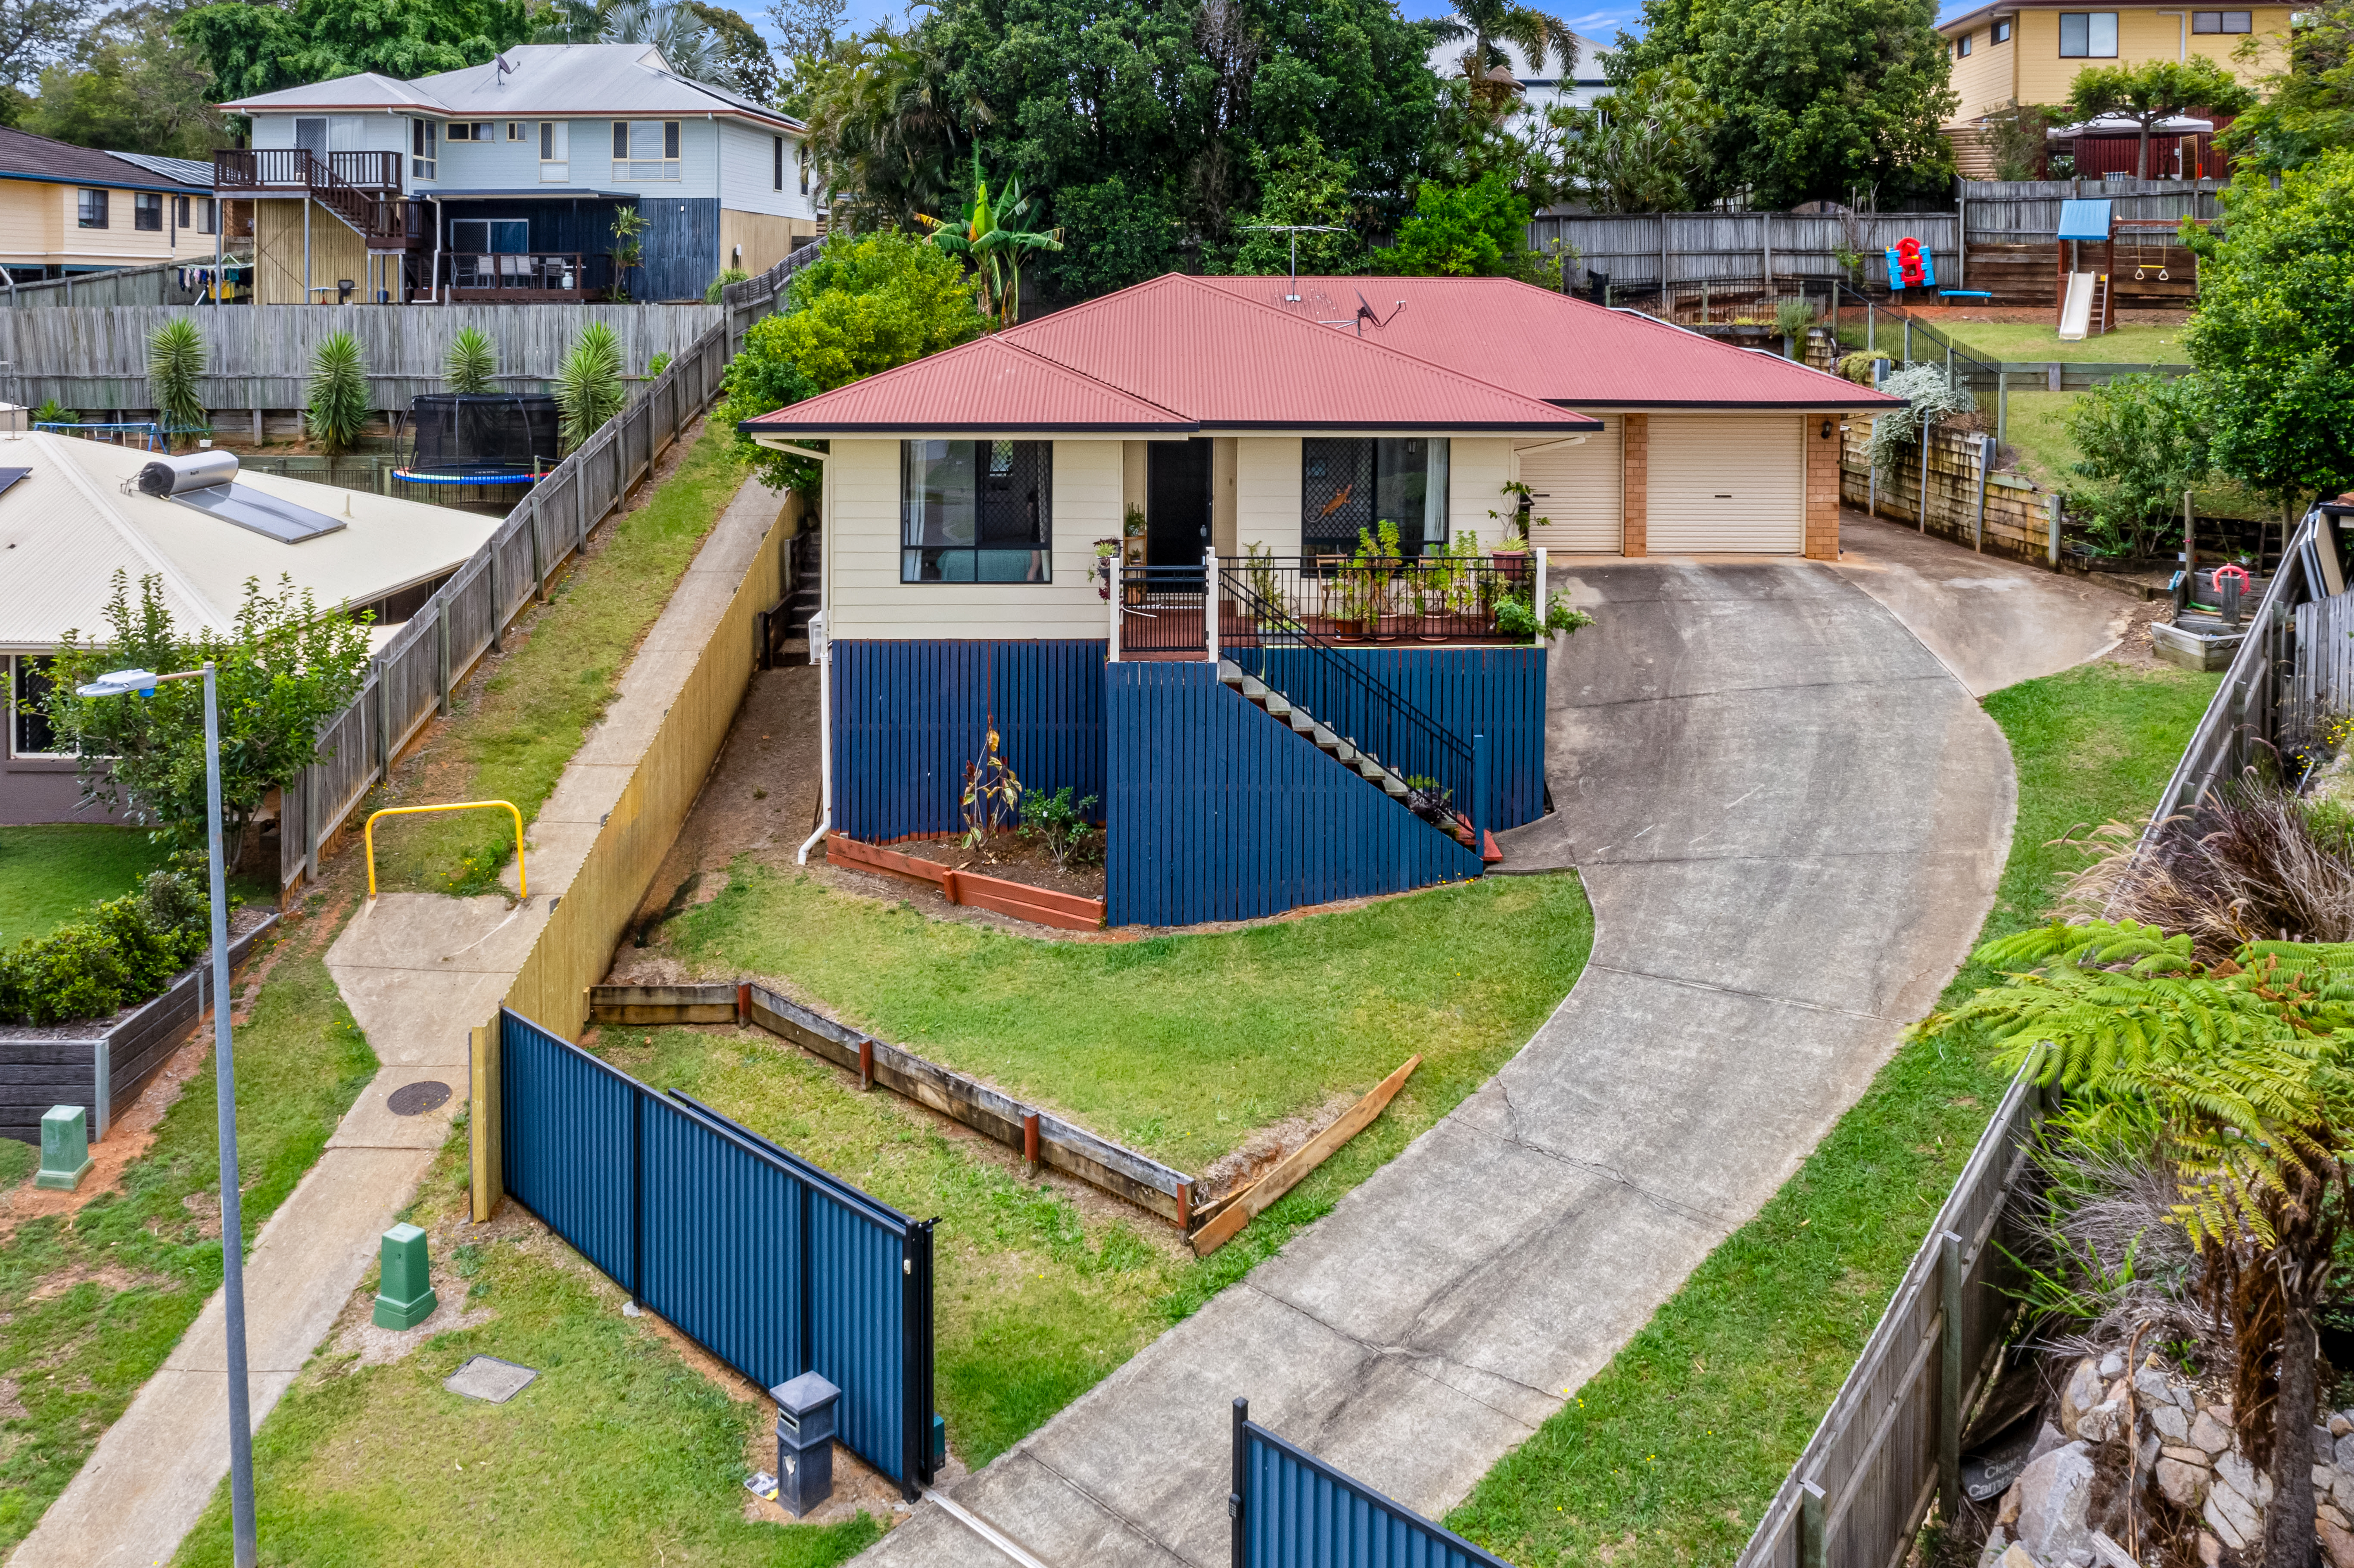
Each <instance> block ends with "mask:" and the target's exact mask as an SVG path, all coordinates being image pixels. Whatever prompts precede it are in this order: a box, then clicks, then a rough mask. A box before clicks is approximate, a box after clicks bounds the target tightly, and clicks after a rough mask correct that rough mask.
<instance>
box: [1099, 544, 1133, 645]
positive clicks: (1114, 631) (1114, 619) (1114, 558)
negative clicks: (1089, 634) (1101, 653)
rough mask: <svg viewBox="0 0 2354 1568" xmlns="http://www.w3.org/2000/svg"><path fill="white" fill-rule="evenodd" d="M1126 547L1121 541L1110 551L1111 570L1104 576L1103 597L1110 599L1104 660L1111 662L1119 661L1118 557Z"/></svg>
mask: <svg viewBox="0 0 2354 1568" xmlns="http://www.w3.org/2000/svg"><path fill="white" fill-rule="evenodd" d="M1127 547H1128V546H1127V545H1126V543H1125V542H1124V541H1123V543H1122V544H1121V546H1120V549H1119V550H1114V551H1113V552H1112V553H1111V570H1110V572H1109V574H1108V577H1106V581H1107V583H1108V585H1109V591H1108V593H1107V595H1106V596H1105V597H1106V598H1108V599H1110V600H1111V657H1110V658H1109V659H1108V660H1107V661H1106V662H1107V663H1112V664H1117V663H1119V596H1120V594H1121V592H1122V589H1121V588H1120V586H1119V558H1120V551H1121V550H1125V549H1126V548H1127Z"/></svg>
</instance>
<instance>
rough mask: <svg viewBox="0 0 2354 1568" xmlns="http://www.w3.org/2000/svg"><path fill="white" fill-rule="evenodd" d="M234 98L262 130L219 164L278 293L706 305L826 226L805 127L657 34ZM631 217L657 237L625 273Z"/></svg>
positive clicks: (275, 297) (381, 299)
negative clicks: (728, 276) (617, 256)
mask: <svg viewBox="0 0 2354 1568" xmlns="http://www.w3.org/2000/svg"><path fill="white" fill-rule="evenodd" d="M221 108H222V109H223V110H225V111H228V112H229V113H232V114H242V115H245V116H247V117H248V118H249V120H250V121H251V122H252V125H253V133H252V145H251V146H249V147H238V148H224V149H222V150H221V151H219V152H217V153H216V154H214V158H213V166H214V175H215V185H216V186H217V189H218V192H219V194H220V196H221V197H222V198H223V199H224V200H231V201H234V202H236V203H237V204H238V205H239V208H240V209H241V208H243V207H246V206H247V205H248V204H250V206H251V209H252V219H251V225H252V233H253V236H254V245H255V248H256V278H255V288H256V291H257V298H258V299H259V301H260V302H261V303H263V304H297V303H302V302H306V301H308V302H322V301H324V302H336V301H338V300H347V302H360V303H390V304H398V303H402V302H410V301H427V300H435V301H438V300H444V299H456V300H461V301H469V300H471V301H482V302H508V303H524V302H532V301H559V302H560V301H578V300H601V299H611V298H618V297H620V296H621V295H622V294H623V293H625V292H626V295H627V297H628V298H631V299H633V300H678V299H699V298H701V297H702V295H703V292H704V290H705V287H706V286H707V285H708V284H709V283H710V282H711V281H712V280H713V279H714V278H716V277H717V276H718V275H719V274H720V272H721V271H723V270H726V269H728V268H736V269H738V270H743V271H745V272H759V271H762V270H766V269H768V268H769V267H772V266H774V265H775V264H776V263H777V262H779V261H780V260H783V259H784V258H785V257H786V256H787V255H788V254H789V253H790V252H791V251H792V250H793V249H795V248H796V247H798V246H800V245H801V244H803V243H805V242H806V241H808V240H809V239H811V238H814V237H815V236H816V235H817V234H818V233H819V232H820V231H821V228H822V223H821V221H820V203H821V202H822V199H823V193H822V191H821V192H813V191H812V189H811V186H812V183H813V175H812V173H811V168H810V164H809V159H808V155H807V154H806V152H805V150H804V142H805V135H804V131H803V127H802V125H801V122H800V121H798V120H796V119H794V118H793V117H792V116H791V115H790V114H787V113H785V112H784V111H781V110H777V109H771V108H769V107H768V106H767V105H765V104H761V103H757V102H754V101H752V100H750V99H748V98H743V97H739V96H737V94H735V93H733V92H730V91H728V90H726V89H725V88H721V87H716V86H714V85H713V84H711V83H710V82H706V81H697V80H695V79H693V78H691V77H686V76H683V75H681V74H679V73H678V72H676V71H673V70H672V69H670V66H669V63H668V62H667V61H665V60H664V59H663V56H662V52H661V51H660V50H659V49H657V48H653V47H652V46H651V45H647V44H521V45H517V46H516V47H514V48H510V49H508V50H506V51H505V52H504V53H503V54H502V55H500V56H499V57H498V58H496V59H494V60H492V61H491V62H489V63H488V64H485V65H479V66H469V67H466V68H465V69H461V70H451V71H440V72H437V73H435V74H434V75H431V76H423V77H419V78H417V79H414V80H409V81H401V80H396V79H393V78H391V77H387V76H381V75H377V74H376V73H374V72H361V73H359V74H357V75H354V76H346V77H338V78H335V79H333V80H330V81H321V82H312V83H308V84H306V85H304V86H302V87H290V88H286V89H283V90H280V91H277V92H264V93H257V94H255V95H254V96H252V97H250V98H241V99H239V100H237V101H234V102H229V103H224V104H222V105H221ZM623 208H633V209H635V211H636V212H637V213H638V215H639V216H640V217H642V218H644V219H645V221H646V228H645V231H644V233H643V235H642V238H640V240H639V241H638V260H637V261H636V262H635V263H634V264H633V265H630V266H627V267H625V268H624V269H623V270H620V271H619V272H617V271H616V270H614V261H613V256H614V251H615V249H616V243H617V242H616V239H615V236H614V232H613V219H614V217H615V215H616V214H617V213H619V212H620V210H622V209H623ZM240 227H242V226H240ZM346 285H348V289H347V288H346Z"/></svg>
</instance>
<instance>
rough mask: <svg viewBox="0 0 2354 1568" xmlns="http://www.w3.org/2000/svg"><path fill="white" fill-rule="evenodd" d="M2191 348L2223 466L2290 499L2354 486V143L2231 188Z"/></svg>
mask: <svg viewBox="0 0 2354 1568" xmlns="http://www.w3.org/2000/svg"><path fill="white" fill-rule="evenodd" d="M2222 203H2223V221H2222V223H2221V226H2220V232H2206V231H2200V232H2194V233H2192V234H2190V236H2189V237H2188V243H2190V246H2191V248H2192V249H2195V250H2197V251H2198V252H2199V253H2200V267H2199V310H2198V312H2197V313H2195V314H2194V315H2192V316H2191V318H2190V328H2189V343H2188V346H2189V349H2190V362H2191V364H2192V365H2193V366H2196V367H2197V376H2198V381H2199V389H2200V400H2201V402H2202V403H2203V404H2204V406H2205V409H2206V412H2207V416H2208V418H2209V420H2210V422H2211V429H2212V430H2213V440H2212V446H2211V449H2210V450H2211V453H2212V455H2213V458H2214V462H2215V466H2216V467H2218V468H2220V469H2221V470H2222V471H2224V472H2226V473H2229V474H2232V475H2233V476H2235V477H2237V478H2239V479H2242V480H2244V481H2246V482H2249V483H2250V484H2253V485H2254V486H2255V487H2256V488H2257V489H2259V490H2262V491H2264V492H2265V493H2270V494H2273V495H2275V496H2279V497H2282V498H2284V499H2286V498H2289V497H2293V496H2303V495H2312V494H2315V493H2320V494H2325V495H2336V494H2338V493H2340V492H2341V491H2344V490H2345V489H2347V488H2348V487H2349V485H2354V148H2344V147H2340V148H2333V149H2331V150H2329V151H2327V152H2325V153H2323V154H2320V155H2319V156H2318V157H2317V158H2315V159H2314V160H2313V161H2312V162H2311V163H2309V164H2306V165H2305V166H2304V167H2302V168H2297V169H2291V170H2289V171H2288V172H2287V173H2286V174H2285V175H2282V176H2281V183H2280V185H2279V186H2278V188H2274V186H2273V185H2272V184H2271V183H2270V181H2268V180H2266V179H2264V178H2263V177H2261V176H2256V175H2242V176H2241V178H2240V179H2238V180H2237V181H2235V182H2234V183H2233V184H2232V185H2231V186H2230V187H2229V188H2227V189H2226V190H2225V191H2224V192H2223V193H2222Z"/></svg>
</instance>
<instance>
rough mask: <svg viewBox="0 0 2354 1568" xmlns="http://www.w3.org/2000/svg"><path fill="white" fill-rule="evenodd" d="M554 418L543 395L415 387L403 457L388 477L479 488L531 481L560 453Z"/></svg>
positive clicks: (554, 410)
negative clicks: (419, 390)
mask: <svg viewBox="0 0 2354 1568" xmlns="http://www.w3.org/2000/svg"><path fill="white" fill-rule="evenodd" d="M558 418H559V415H558V413H557V407H556V399H555V398H553V397H547V396H546V395H544V394H520V393H504V392H488V393H471V392H426V393H420V394H419V395H418V396H417V397H415V398H413V399H412V400H411V401H410V403H409V430H410V447H409V453H408V461H407V462H405V463H403V464H402V465H401V466H400V467H398V468H396V469H394V470H393V477H394V478H396V479H398V480H399V481H400V482H403V483H404V484H417V485H430V486H435V487H451V486H466V485H473V486H476V487H479V488H481V489H484V490H489V489H503V488H514V487H520V486H524V485H529V484H532V483H534V482H536V481H538V480H539V478H540V477H541V476H542V475H544V474H546V472H547V471H548V470H550V469H552V468H554V467H555V466H556V462H557V458H558V456H559V455H561V454H560V451H559V446H560V443H561V438H560V436H559V435H558V433H557V421H558Z"/></svg>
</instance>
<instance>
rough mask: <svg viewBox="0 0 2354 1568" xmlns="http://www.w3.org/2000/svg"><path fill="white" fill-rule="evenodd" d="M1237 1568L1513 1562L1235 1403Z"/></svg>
mask: <svg viewBox="0 0 2354 1568" xmlns="http://www.w3.org/2000/svg"><path fill="white" fill-rule="evenodd" d="M1234 1475H1235V1483H1234V1492H1233V1494H1232V1495H1231V1496H1230V1497H1229V1498H1228V1499H1226V1510H1227V1512H1228V1513H1229V1514H1230V1515H1231V1516H1232V1517H1233V1520H1234V1568H1510V1565H1509V1564H1507V1563H1505V1562H1504V1561H1503V1559H1501V1558H1500V1557H1497V1556H1495V1555H1494V1554H1493V1553H1491V1552H1485V1551H1483V1550H1481V1549H1480V1548H1479V1547H1477V1546H1474V1545H1472V1544H1471V1542H1468V1541H1466V1540H1464V1539H1463V1538H1462V1537H1461V1536H1459V1535H1458V1534H1456V1533H1455V1532H1454V1531H1451V1530H1448V1529H1447V1528H1445V1527H1444V1526H1442V1525H1437V1524H1433V1523H1432V1522H1431V1521H1430V1520H1426V1519H1425V1518H1423V1517H1422V1515H1420V1514H1418V1513H1416V1512H1415V1511H1414V1510H1412V1509H1410V1508H1407V1507H1405V1505H1403V1504H1401V1503H1394V1502H1392V1501H1391V1500H1390V1499H1387V1498H1385V1497H1384V1496H1382V1494H1381V1493H1379V1492H1377V1491H1375V1490H1373V1489H1372V1488H1371V1487H1368V1486H1365V1485H1363V1483H1362V1482H1359V1481H1356V1480H1352V1478H1349V1477H1347V1476H1345V1475H1343V1474H1341V1472H1340V1471H1339V1470H1336V1469H1334V1468H1333V1467H1331V1466H1330V1465H1328V1464H1326V1463H1325V1462H1324V1461H1323V1460H1321V1459H1319V1458H1318V1457H1316V1456H1314V1455H1313V1454H1310V1453H1309V1452H1307V1451H1306V1450H1305V1449H1302V1448H1296V1447H1294V1446H1291V1445H1290V1444H1288V1443H1287V1442H1285V1441H1284V1440H1283V1439H1282V1438H1280V1437H1278V1436H1276V1435H1275V1434H1274V1433H1272V1432H1270V1431H1268V1430H1267V1428H1266V1427H1264V1426H1261V1425H1259V1424H1258V1423H1257V1422H1256V1421H1253V1420H1252V1419H1251V1418H1250V1405H1249V1404H1248V1403H1247V1402H1246V1401H1244V1400H1239V1399H1237V1400H1236V1401H1235V1457H1234Z"/></svg>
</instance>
